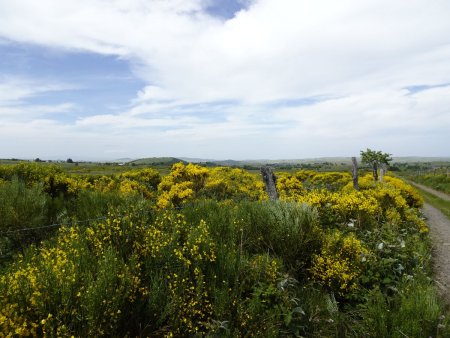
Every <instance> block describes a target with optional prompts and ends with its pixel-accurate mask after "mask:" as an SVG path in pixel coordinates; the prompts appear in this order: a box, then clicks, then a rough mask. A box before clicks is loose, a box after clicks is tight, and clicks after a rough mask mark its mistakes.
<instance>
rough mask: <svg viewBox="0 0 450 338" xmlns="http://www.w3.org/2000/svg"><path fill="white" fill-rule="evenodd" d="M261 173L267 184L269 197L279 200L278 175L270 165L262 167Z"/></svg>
mask: <svg viewBox="0 0 450 338" xmlns="http://www.w3.org/2000/svg"><path fill="white" fill-rule="evenodd" d="M261 175H262V178H263V181H264V183H265V185H266V191H267V194H268V195H269V199H271V200H277V199H278V192H277V186H276V184H277V177H276V176H275V174H274V173H273V170H272V168H271V167H269V166H265V167H261Z"/></svg>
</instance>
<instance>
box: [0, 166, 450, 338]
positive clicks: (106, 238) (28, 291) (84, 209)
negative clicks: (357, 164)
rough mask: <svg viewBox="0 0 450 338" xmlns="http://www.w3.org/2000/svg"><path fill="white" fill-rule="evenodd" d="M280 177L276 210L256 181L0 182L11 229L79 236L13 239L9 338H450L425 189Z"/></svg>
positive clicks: (57, 176)
mask: <svg viewBox="0 0 450 338" xmlns="http://www.w3.org/2000/svg"><path fill="white" fill-rule="evenodd" d="M278 176H279V179H278V181H277V187H278V190H279V193H280V197H281V200H280V201H267V196H266V194H265V192H264V186H263V183H262V182H261V181H260V180H259V178H258V177H257V176H255V175H253V174H250V173H248V172H245V171H243V170H241V169H231V168H212V169H208V168H204V167H201V166H198V165H193V164H189V165H185V164H182V163H178V164H175V165H174V166H173V167H172V170H171V172H170V173H169V174H168V175H167V176H164V177H163V178H162V179H161V178H160V176H159V174H158V173H157V172H156V171H155V170H153V169H144V170H133V171H129V172H123V173H120V174H117V175H109V176H76V175H67V174H65V173H64V172H63V171H62V170H60V169H58V168H57V167H51V166H50V167H45V168H44V167H43V169H40V167H39V166H35V165H25V164H24V165H22V164H21V165H19V166H11V167H8V168H4V167H0V177H1V178H2V182H0V198H1V199H2V200H1V201H2V203H1V204H0V211H1V213H2V215H5V216H4V217H1V218H0V224H1V226H2V229H3V228H4V229H18V227H23V226H24V225H26V226H28V227H30V228H33V227H35V226H38V225H42V224H48V223H45V222H46V221H48V220H50V219H52V220H53V219H55V220H58V221H59V222H62V223H65V224H66V225H65V226H62V227H60V228H59V230H58V231H57V232H56V233H55V234H54V235H53V236H49V235H50V233H41V232H39V231H37V232H36V236H35V237H33V236H31V235H30V234H33V231H31V232H24V233H23V235H25V234H26V237H23V238H19V237H18V238H13V237H12V236H10V237H8V236H9V235H7V236H6V237H5V236H4V235H2V236H1V240H2V241H1V242H0V243H2V245H3V247H2V248H5V247H6V246H8V245H9V248H10V249H11V250H12V248H13V247H14V245H18V246H21V250H17V251H16V257H15V258H14V259H12V260H11V261H10V262H9V263H8V264H7V265H6V266H5V267H4V268H3V270H2V272H1V273H0V336H8V335H9V336H25V337H26V336H39V337H40V336H47V337H54V336H57V337H59V336H77V337H78V336H80V337H102V336H117V337H125V336H128V337H137V336H139V337H146V336H152V337H153V336H155V337H170V336H180V337H183V336H186V337H187V336H224V337H238V336H246V337H279V336H288V337H293V336H296V337H391V336H393V337H397V336H398V337H404V336H409V337H425V336H433V337H438V336H440V337H446V336H449V334H450V332H449V330H448V325H447V319H446V317H442V315H443V314H444V310H443V307H442V305H441V304H440V303H439V302H438V299H437V297H436V292H435V290H434V287H433V285H432V283H431V282H430V280H429V279H428V277H427V276H428V275H429V273H430V268H429V267H430V259H431V255H430V245H429V241H428V237H427V234H428V233H427V231H428V228H427V226H426V224H425V223H424V220H423V219H422V217H421V215H420V212H419V211H418V210H417V207H418V206H419V205H421V203H422V201H421V198H420V196H419V195H417V193H416V192H415V190H414V189H412V188H411V187H409V186H408V185H406V184H405V183H403V182H402V181H400V180H398V179H396V178H391V177H385V182H383V183H380V182H374V181H373V179H372V177H371V176H370V175H369V176H367V177H366V176H363V177H361V179H360V187H361V189H360V191H355V190H353V189H352V185H351V177H350V175H349V174H346V173H316V172H313V171H299V172H297V173H294V174H287V173H283V174H278ZM14 177H18V178H14ZM19 177H20V178H19ZM42 234H46V236H42ZM44 237H45V238H47V239H46V240H45V241H42V242H41V239H42V238H44ZM13 240H14V241H16V242H14V243H15V244H14V245H13V244H12V243H13ZM29 243H34V244H31V245H29ZM2 250H3V249H2Z"/></svg>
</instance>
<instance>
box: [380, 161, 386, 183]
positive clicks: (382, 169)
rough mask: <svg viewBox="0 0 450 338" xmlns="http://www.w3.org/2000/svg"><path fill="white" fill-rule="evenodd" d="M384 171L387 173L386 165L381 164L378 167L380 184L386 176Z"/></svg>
mask: <svg viewBox="0 0 450 338" xmlns="http://www.w3.org/2000/svg"><path fill="white" fill-rule="evenodd" d="M386 171H387V168H386V165H384V164H382V165H381V166H380V177H379V179H380V182H383V177H384V175H385V174H386Z"/></svg>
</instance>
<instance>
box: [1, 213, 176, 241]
mask: <svg viewBox="0 0 450 338" xmlns="http://www.w3.org/2000/svg"><path fill="white" fill-rule="evenodd" d="M173 209H174V210H178V211H179V210H182V209H183V206H175V207H173ZM165 210H167V209H165ZM148 212H149V210H147V211H141V212H137V213H136V212H134V213H133V214H134V215H138V216H142V215H145V214H148ZM125 216H127V214H119V215H117V214H115V215H114V217H120V218H123V217H125ZM108 217H110V216H101V217H96V218H88V219H85V220H80V221H78V220H67V221H65V222H61V223H53V224H48V225H42V226H35V227H28V228H20V229H8V230H4V231H0V236H4V235H7V234H13V233H20V232H24V231H33V230H40V229H50V228H56V227H60V226H63V225H69V226H73V225H78V224H84V223H89V222H95V221H101V220H106V219H108Z"/></svg>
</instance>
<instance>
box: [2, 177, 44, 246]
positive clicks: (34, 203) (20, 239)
mask: <svg viewBox="0 0 450 338" xmlns="http://www.w3.org/2000/svg"><path fill="white" fill-rule="evenodd" d="M46 215H47V197H46V195H45V193H44V192H43V189H42V185H39V184H36V185H33V186H32V187H27V186H26V184H25V183H24V182H23V181H21V180H19V179H18V178H17V177H15V178H13V179H12V181H10V182H5V183H3V184H2V185H0V231H1V232H2V236H3V237H4V238H7V239H8V241H10V242H12V245H13V247H15V248H16V247H24V246H26V245H28V244H30V243H35V242H37V241H39V240H41V239H42V238H43V237H45V234H46V233H47V230H46V229H38V228H39V227H41V226H43V225H46V221H47V218H46ZM24 228H30V229H31V230H29V231H21V229H24ZM33 229H36V230H33ZM10 249H12V248H10ZM3 250H4V249H3Z"/></svg>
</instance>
